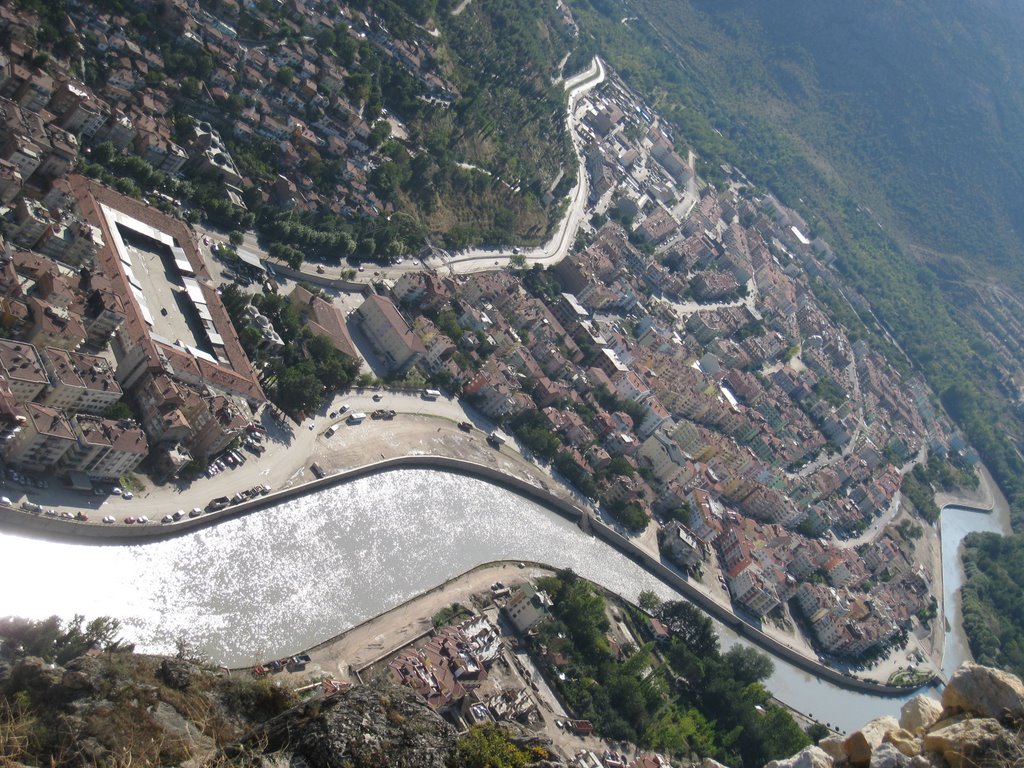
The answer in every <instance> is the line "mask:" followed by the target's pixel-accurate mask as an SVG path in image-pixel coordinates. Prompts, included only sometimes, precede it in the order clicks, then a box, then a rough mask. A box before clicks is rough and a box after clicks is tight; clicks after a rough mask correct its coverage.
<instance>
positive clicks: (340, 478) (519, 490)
mask: <svg viewBox="0 0 1024 768" xmlns="http://www.w3.org/2000/svg"><path fill="white" fill-rule="evenodd" d="M393 469H434V470H439V471H443V472H455V473H457V474H460V475H467V476H469V477H474V478H477V479H480V480H485V481H487V482H490V483H494V484H496V485H499V486H501V487H503V488H506V489H508V490H510V491H512V492H513V493H516V494H518V495H520V496H524V497H526V498H528V499H530V500H532V501H536V502H537V503H538V504H541V505H543V506H545V507H548V508H549V509H552V510H553V511H555V512H557V513H559V514H560V515H562V516H564V517H567V518H569V519H570V520H572V521H573V522H576V523H580V522H581V521H582V520H583V510H581V509H580V508H579V507H577V506H576V505H575V504H573V503H571V502H569V501H566V500H565V499H562V498H560V497H558V496H556V495H554V494H553V493H551V492H550V491H547V490H545V489H543V488H540V487H538V486H536V485H532V484H531V483H528V482H527V481H525V480H520V479H519V478H518V477H513V476H511V475H507V474H505V473H504V472H501V471H500V470H497V469H494V468H493V467H488V466H485V465H483V464H477V463H476V462H473V461H466V460H464V459H453V458H449V457H447V456H399V457H397V458H393V459H384V460H382V461H378V462H375V463H373V464H364V465H363V466H361V467H355V468H353V469H348V470H345V471H344V472H338V473H335V474H332V475H327V476H326V477H323V478H320V479H313V480H310V481H309V482H306V483H301V484H300V485H297V486H295V487H293V488H285V489H283V490H280V491H276V492H274V493H270V494H268V495H266V496H258V497H257V498H255V499H251V500H249V501H245V502H242V503H241V504H235V505H233V506H230V507H227V508H226V509H222V510H220V511H218V512H204V513H203V514H202V515H201V516H200V517H184V518H182V519H181V520H179V521H178V522H176V523H167V524H163V523H160V522H159V521H158V520H151V521H150V522H149V523H148V524H147V525H104V524H103V523H101V522H99V519H98V518H100V517H102V515H101V513H100V511H95V512H93V513H92V517H91V519H90V522H88V523H81V522H77V521H75V520H62V519H60V518H53V517H46V516H45V515H36V514H33V513H30V512H25V511H23V510H21V509H12V508H10V507H4V506H0V525H5V526H9V527H12V528H17V529H19V530H21V531H23V532H25V533H29V534H35V535H38V536H42V537H44V538H50V539H58V540H61V541H70V542H74V543H77V544H129V543H139V542H144V541H154V540H157V539H165V538H169V537H172V536H180V535H182V534H184V533H190V532H192V531H195V530H197V529H199V528H205V527H207V526H210V525H214V524H216V523H219V522H222V521H224V520H228V519H230V518H233V517H239V516H241V515H247V514H249V513H250V512H255V511H256V510H259V509H264V508H266V507H271V506H275V505H277V504H281V503H283V502H285V501H288V500H289V499H292V498H294V497H296V496H304V495H305V494H307V493H313V492H315V491H320V490H323V489H325V488H329V487H330V486H332V485H337V484H340V483H345V482H348V481H350V480H355V479H357V478H360V477H365V476H368V475H373V474H377V473H379V472H387V471H389V470H393ZM193 503H195V502H193ZM143 504H144V502H142V501H141V500H140V507H141V506H142V505H143ZM196 506H205V503H200V504H196ZM139 511H140V513H142V512H144V511H145V510H144V509H140V510H139Z"/></svg>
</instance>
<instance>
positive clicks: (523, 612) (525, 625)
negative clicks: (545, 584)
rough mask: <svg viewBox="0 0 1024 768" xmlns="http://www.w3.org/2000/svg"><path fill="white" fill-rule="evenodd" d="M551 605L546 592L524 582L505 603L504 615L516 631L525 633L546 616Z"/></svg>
mask: <svg viewBox="0 0 1024 768" xmlns="http://www.w3.org/2000/svg"><path fill="white" fill-rule="evenodd" d="M551 606H552V602H551V598H550V597H548V595H547V593H546V592H543V591H539V590H538V589H537V588H536V587H534V586H533V585H532V584H524V585H523V586H521V587H520V588H519V589H517V590H516V591H515V592H513V593H512V596H511V597H510V598H509V599H508V602H507V603H505V615H506V616H508V618H509V621H511V622H512V626H514V627H515V628H516V631H517V632H520V633H526V632H529V631H530V630H531V629H533V628H534V627H535V626H537V624H539V623H540V622H541V621H542V620H544V619H545V618H547V617H548V615H549V613H550V608H551Z"/></svg>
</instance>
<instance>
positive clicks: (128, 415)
mask: <svg viewBox="0 0 1024 768" xmlns="http://www.w3.org/2000/svg"><path fill="white" fill-rule="evenodd" d="M103 418H105V419H113V420H114V421H120V420H121V419H134V418H135V413H134V412H133V411H132V409H131V407H130V406H129V405H128V403H126V402H125V401H124V400H118V401H117V402H116V403H114V404H113V405H111V406H110V407H108V408H107V409H106V410H105V411H104V412H103Z"/></svg>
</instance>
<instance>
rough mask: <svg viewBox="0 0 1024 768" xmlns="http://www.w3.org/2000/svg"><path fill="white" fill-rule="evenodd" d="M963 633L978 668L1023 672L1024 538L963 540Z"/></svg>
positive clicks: (984, 535) (989, 536)
mask: <svg viewBox="0 0 1024 768" xmlns="http://www.w3.org/2000/svg"><path fill="white" fill-rule="evenodd" d="M963 558H964V572H965V573H966V575H967V582H966V584H965V585H964V588H963V612H964V629H965V630H966V632H967V637H968V640H969V641H970V646H971V653H972V654H973V655H974V658H975V659H976V660H977V661H978V663H979V664H989V665H993V666H997V667H1001V668H1003V669H1007V670H1009V671H1011V672H1013V673H1014V674H1016V675H1021V674H1024V602H1022V601H1021V599H1020V595H1021V593H1022V592H1024V534H1019V533H1018V534H1015V535H1013V536H1009V537H1003V536H999V535H998V534H995V533H972V534H971V535H970V536H968V537H967V539H966V540H965V541H964V554H963Z"/></svg>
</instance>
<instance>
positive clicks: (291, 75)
mask: <svg viewBox="0 0 1024 768" xmlns="http://www.w3.org/2000/svg"><path fill="white" fill-rule="evenodd" d="M274 79H275V80H277V82H278V83H280V84H281V85H283V86H285V87H286V88H287V87H288V86H289V85H291V84H292V82H293V81H294V80H295V70H293V69H292V68H291V67H281V68H280V69H279V70H277V74H276V75H274Z"/></svg>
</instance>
